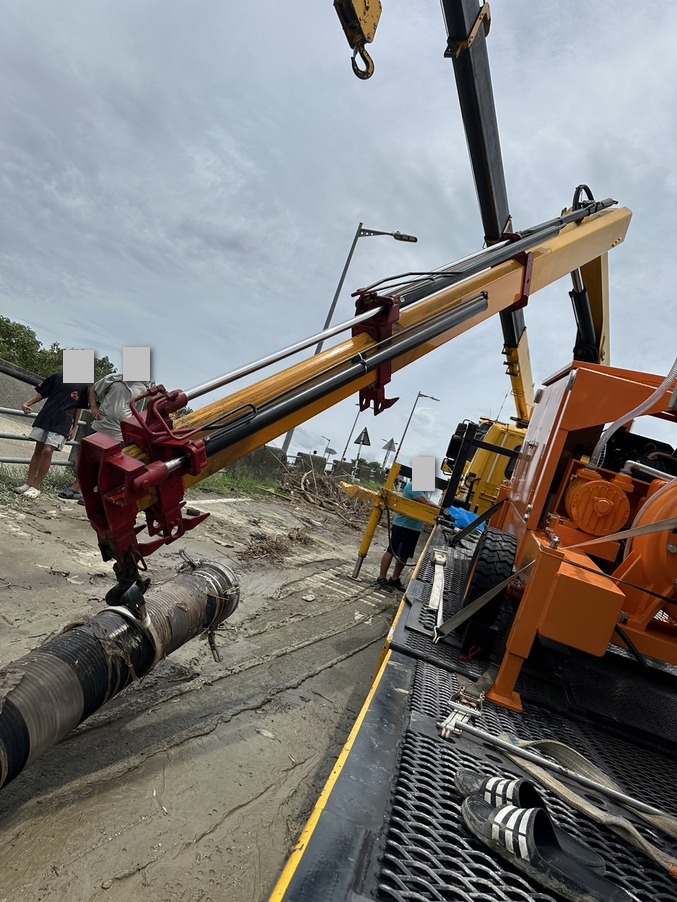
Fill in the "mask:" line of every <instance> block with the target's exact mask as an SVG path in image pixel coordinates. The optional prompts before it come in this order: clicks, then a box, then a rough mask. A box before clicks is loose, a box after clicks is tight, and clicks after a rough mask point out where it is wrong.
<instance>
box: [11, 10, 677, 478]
mask: <svg viewBox="0 0 677 902" xmlns="http://www.w3.org/2000/svg"><path fill="white" fill-rule="evenodd" d="M383 7H384V11H383V16H382V21H381V24H380V26H379V31H378V34H377V37H376V41H375V42H374V44H373V45H372V47H371V48H370V52H371V54H372V56H373V58H374V61H375V64H376V73H375V75H374V77H373V78H372V79H370V80H369V81H368V82H362V81H359V80H358V79H356V78H355V77H354V76H353V74H352V71H351V68H350V51H349V49H348V46H347V43H346V41H345V37H344V35H343V32H342V30H341V27H340V24H339V22H338V18H337V16H336V13H335V11H334V9H333V7H332V4H331V2H330V0H326V2H325V3H324V4H318V3H316V2H314V3H311V2H305V3H302V4H299V5H297V7H296V10H295V14H294V15H293V16H289V13H288V10H287V9H285V8H283V7H282V5H280V4H279V3H276V2H273V0H261V2H259V3H257V4H255V5H254V4H252V5H249V6H247V5H241V6H240V7H238V8H237V10H236V11H233V10H232V9H228V8H227V7H226V6H225V5H224V4H222V3H219V2H216V0H205V2H203V3H201V4H199V5H193V4H190V5H189V4H185V3H180V2H178V0H146V2H145V3H143V4H135V3H132V2H131V0H117V2H112V0H100V2H98V3H96V4H92V3H87V2H84V0H72V2H70V3H68V4H65V5H59V6H58V7H57V6H56V5H54V4H53V3H49V2H47V0H22V2H21V3H19V2H14V3H8V4H5V6H4V9H3V12H4V14H5V15H4V23H3V26H4V27H3V30H2V33H1V34H0V71H1V72H2V76H3V84H4V85H5V90H4V92H3V94H2V96H0V142H1V144H2V161H3V162H2V185H3V188H2V199H3V212H2V216H1V218H0V224H1V226H0V227H1V228H2V252H1V253H2V266H1V267H0V314H2V315H4V316H8V317H10V318H11V319H14V320H18V321H20V322H22V323H25V324H26V325H28V326H30V328H32V329H34V330H35V332H36V333H37V335H38V338H39V339H40V340H41V341H42V343H43V344H45V345H49V344H50V343H51V342H53V341H57V342H59V343H60V344H61V345H63V346H67V347H87V348H89V347H93V348H94V349H95V350H96V351H97V352H98V353H99V354H101V355H107V356H109V357H110V358H111V360H112V361H113V362H114V363H115V364H116V365H117V366H118V368H119V367H120V366H121V349H122V347H123V346H128V345H134V346H140V345H149V346H150V347H151V348H152V354H153V377H154V378H155V379H157V380H158V381H160V382H163V383H164V384H165V385H166V386H167V387H168V388H179V387H180V388H184V389H188V388H190V387H192V386H194V385H196V384H199V383H202V382H204V381H207V380H210V379H213V378H214V377H216V376H218V375H219V374H221V373H224V372H227V371H230V370H232V369H235V368H237V367H240V366H242V365H244V364H246V363H248V362H249V361H251V360H254V359H257V358H259V357H262V356H264V355H266V354H269V353H271V352H273V351H274V350H277V349H278V348H280V347H283V346H286V345H290V344H293V343H295V342H298V341H299V340H301V339H302V338H304V337H306V336H308V335H311V334H313V333H315V332H317V331H319V330H320V328H321V326H322V323H323V322H324V319H325V316H326V314H327V310H328V307H329V303H330V301H331V298H332V296H333V294H334V290H335V288H336V285H337V282H338V278H339V275H340V273H341V270H342V268H343V265H344V262H345V260H346V255H347V253H348V250H349V247H350V244H351V241H352V238H353V235H354V233H355V229H356V227H357V224H358V222H364V224H365V226H366V227H368V228H372V229H378V230H383V231H394V230H399V231H402V232H407V233H411V234H414V235H417V236H418V239H419V240H418V243H416V244H404V243H400V242H395V241H392V239H390V238H388V237H371V238H364V239H360V241H359V242H358V244H357V247H356V250H355V254H354V257H353V261H352V263H351V266H350V270H349V273H348V277H347V279H346V283H345V286H344V290H343V292H342V295H341V298H340V302H339V305H338V308H337V311H336V315H335V321H336V322H338V321H340V320H343V319H347V318H349V317H350V315H351V312H352V309H353V308H352V301H351V298H350V293H351V292H352V291H354V290H355V289H356V288H358V287H360V286H363V285H365V284H369V283H371V282H374V281H376V280H378V279H380V278H382V277H384V276H387V275H390V274H393V273H399V272H406V271H409V270H430V269H436V268H438V267H440V266H443V265H446V264H448V263H449V262H451V261H453V260H454V259H458V258H461V257H464V256H466V255H467V254H469V253H472V252H474V251H476V250H478V249H480V247H481V245H482V240H483V230H482V226H481V222H480V217H479V211H478V205H477V200H476V195H475V189H474V185H473V182H472V176H471V171H470V166H469V162H468V155H467V149H466V144H465V137H464V134H463V129H462V123H461V118H460V113H459V108H458V99H457V95H456V88H455V83H454V77H453V71H452V66H451V63H450V61H449V60H445V59H444V57H443V50H444V46H445V43H446V39H445V30H444V23H443V19H442V14H441V12H440V9H439V4H437V3H433V2H429V3H421V4H418V5H417V6H416V9H415V10H414V9H412V5H411V4H408V3H406V2H404V0H383ZM492 17H493V21H492V27H491V32H490V35H489V38H488V47H489V58H490V64H491V69H492V77H493V84H494V93H495V99H496V107H497V115H498V120H499V127H500V132H501V141H502V147H503V155H504V165H505V172H506V180H507V185H508V195H509V199H510V207H511V212H512V216H513V222H514V226H515V228H516V229H520V228H527V227H530V226H532V225H534V224H536V223H538V222H541V221H543V220H546V219H549V218H551V217H553V216H556V215H558V214H559V213H560V211H561V210H562V209H563V208H564V207H565V206H567V205H569V204H570V202H571V197H572V194H573V190H574V188H575V186H576V185H578V184H580V183H582V182H585V183H587V184H589V185H590V187H591V188H592V190H593V191H594V193H595V196H597V197H607V196H612V197H614V198H615V199H617V200H618V201H619V204H620V205H621V206H627V207H629V208H630V209H631V210H632V211H633V220H632V222H631V225H630V230H629V233H628V236H627V238H626V241H625V242H624V244H622V245H621V246H620V247H618V248H616V249H614V250H613V251H612V252H611V253H610V255H609V258H610V271H611V362H612V364H613V365H616V366H621V367H623V368H626V369H639V370H646V371H649V372H655V373H657V374H659V375H665V373H667V371H668V369H669V368H670V366H671V365H672V363H673V360H674V357H675V341H674V335H675V325H674V320H675V317H674V314H673V313H672V312H671V311H672V307H673V304H672V299H671V291H672V287H673V284H674V282H675V266H676V264H675V254H674V253H673V252H672V251H671V250H670V248H669V241H670V238H671V236H672V233H673V228H672V217H673V210H674V208H675V196H676V194H677V175H676V172H675V166H674V163H675V151H674V147H675V145H676V143H677V142H676V139H677V111H676V110H675V104H674V101H673V99H672V90H673V85H674V83H675V75H676V74H677V73H676V71H675V70H677V59H676V58H675V54H674V53H673V52H672V42H673V35H674V34H675V32H676V29H677V7H673V6H670V5H668V6H667V7H664V8H662V10H661V22H660V27H659V28H654V29H647V22H648V20H647V16H646V10H645V9H644V8H642V7H641V5H638V4H633V3H631V2H627V0H626V2H618V3H616V4H613V5H612V6H602V5H600V4H589V3H586V2H583V0H572V2H569V3H567V4H558V3H556V2H554V0H550V2H545V3H541V4H538V6H535V5H534V4H533V3H528V2H526V0H513V2H512V3H510V4H501V5H498V4H494V6H493V7H492ZM299 23H303V27H302V29H300V25H299ZM569 289H570V284H569V282H568V281H567V280H563V281H562V282H560V283H558V284H557V285H556V286H553V287H551V288H549V289H547V290H545V291H543V292H540V293H539V294H537V295H535V296H534V297H533V298H532V299H531V300H530V303H529V306H528V308H527V310H526V320H527V325H528V330H529V344H530V349H531V356H532V367H533V373H534V379H535V381H536V384H537V385H538V384H539V383H540V382H541V381H542V380H543V379H545V378H546V377H547V376H548V375H550V374H551V373H552V372H555V371H557V370H558V369H560V368H561V367H562V366H564V365H566V364H567V363H568V362H569V361H570V359H571V348H572V346H573V341H574V337H575V323H574V319H573V314H572V312H571V304H570V301H569V298H568V294H567V293H568V291H569ZM501 347H502V336H501V331H500V324H499V322H498V320H497V319H494V320H490V321H488V322H487V323H485V324H483V325H481V326H479V327H477V328H475V329H472V330H471V331H470V332H468V333H466V334H465V335H463V336H461V337H460V338H458V339H456V340H454V341H452V342H450V343H449V344H447V345H446V346H444V347H443V348H441V349H439V350H438V351H436V352H435V353H433V354H431V355H428V356H427V357H425V358H423V359H422V360H420V361H418V362H417V363H415V364H413V365H411V366H410V367H407V368H406V369H405V370H402V371H401V372H399V373H397V374H395V376H394V378H393V382H392V384H391V387H390V394H391V395H397V396H399V397H400V401H399V402H398V403H397V404H396V405H395V406H394V407H393V408H391V409H390V410H389V411H387V412H385V413H383V414H382V415H381V416H379V418H378V419H374V418H373V415H371V414H369V415H367V414H363V415H362V416H361V417H360V420H359V423H358V427H357V430H356V433H355V435H357V433H358V432H359V431H360V429H361V428H364V427H365V426H366V427H367V428H368V430H369V434H370V436H371V438H372V449H371V452H370V453H369V454H368V455H367V456H369V457H370V458H373V459H376V460H379V461H380V460H382V459H383V456H384V451H383V450H381V446H382V445H383V444H385V442H386V441H387V440H389V439H390V438H394V439H395V441H396V442H397V441H399V438H400V436H401V434H402V432H403V429H404V425H405V423H406V420H407V418H408V417H409V414H410V412H411V409H412V405H413V403H414V401H415V399H416V396H417V393H418V392H419V391H420V392H423V393H425V394H429V395H434V396H435V397H437V398H439V399H440V401H439V403H436V402H433V401H426V400H425V399H422V400H421V401H420V402H419V404H418V405H417V407H416V414H415V416H414V421H413V423H412V427H411V428H410V431H409V432H408V434H407V442H406V445H405V448H404V449H403V452H402V458H403V459H404V460H405V461H406V460H408V459H409V458H410V457H411V456H414V455H419V454H431V453H432V454H434V455H435V456H437V457H438V459H439V458H440V457H441V456H442V454H443V453H444V450H445V449H446V446H447V442H448V439H449V436H450V434H451V432H452V431H453V429H454V427H455V425H456V423H457V422H459V421H460V420H463V419H475V418H477V417H479V416H494V417H495V416H497V415H498V414H499V412H500V414H501V416H502V417H503V418H506V417H509V416H512V415H514V409H513V404H512V400H511V398H510V396H509V389H510V386H509V382H508V379H507V377H506V376H505V374H504V366H503V358H502V355H501ZM250 381H251V380H250ZM220 394H225V391H224V392H222V393H217V394H216V395H210V396H208V397H207V398H206V399H205V401H207V402H208V401H211V400H215V399H216V397H218V396H220ZM355 400H356V399H348V400H346V401H344V402H342V403H341V404H340V405H337V407H336V408H334V409H332V410H329V411H326V412H325V413H323V414H321V415H320V416H318V417H316V418H315V419H314V420H312V421H310V422H307V423H305V424H304V425H303V426H302V427H300V428H299V429H297V431H296V433H295V444H294V445H293V446H292V450H305V451H312V450H317V451H318V453H322V451H323V449H324V447H325V445H326V442H325V441H324V439H323V438H322V436H324V437H327V438H329V439H330V444H331V447H333V448H335V449H336V450H337V452H338V456H340V453H341V451H342V450H343V447H344V444H345V442H346V440H347V438H348V433H349V430H350V427H351V425H352V423H353V421H354V418H355V411H356V408H355ZM276 443H277V444H280V443H281V439H280V440H277V442H276ZM355 450H356V448H353V454H354V451H355ZM349 456H352V455H351V454H350V453H349Z"/></svg>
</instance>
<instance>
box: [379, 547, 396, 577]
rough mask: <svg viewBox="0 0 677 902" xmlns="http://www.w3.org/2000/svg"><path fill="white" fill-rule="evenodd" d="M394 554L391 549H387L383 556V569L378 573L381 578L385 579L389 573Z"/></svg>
mask: <svg viewBox="0 0 677 902" xmlns="http://www.w3.org/2000/svg"><path fill="white" fill-rule="evenodd" d="M392 560H393V556H392V554H391V553H390V551H386V552H385V554H384V555H383V557H382V558H381V569H380V571H379V574H378V578H379V579H385V578H386V576H387V575H388V569H389V567H390V565H391V563H392Z"/></svg>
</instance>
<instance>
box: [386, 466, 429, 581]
mask: <svg viewBox="0 0 677 902" xmlns="http://www.w3.org/2000/svg"><path fill="white" fill-rule="evenodd" d="M402 497H403V498H408V499H409V500H410V501H420V502H421V504H427V505H428V506H429V507H434V508H435V509H436V510H437V505H436V504H434V503H433V502H432V501H430V499H429V498H428V494H427V492H415V491H414V490H413V488H412V486H411V483H410V482H408V483H407V484H406V486H405V487H404V491H403V492H402ZM422 529H423V523H421V521H420V520H414V518H413V517H405V515H404V514H397V516H396V517H395V519H394V520H393V523H392V528H391V530H390V543H389V544H388V548H387V550H386V552H385V554H384V555H383V557H382V558H381V570H380V573H379V577H378V579H377V580H376V582H377V583H378V586H379V588H381V589H384V590H385V591H386V592H392V591H393V590H394V589H397V590H399V591H400V592H404V585H403V584H402V581H401V580H400V574H401V573H402V571H403V570H404V567H405V564H406V563H407V561H408V560H409V558H410V557H411V556H412V555H413V554H414V551H415V550H416V544H417V542H418V537H419V536H420V534H421V531H422ZM393 558H394V559H395V566H394V567H393V576H392V579H388V570H389V569H390V565H391V563H392V561H393Z"/></svg>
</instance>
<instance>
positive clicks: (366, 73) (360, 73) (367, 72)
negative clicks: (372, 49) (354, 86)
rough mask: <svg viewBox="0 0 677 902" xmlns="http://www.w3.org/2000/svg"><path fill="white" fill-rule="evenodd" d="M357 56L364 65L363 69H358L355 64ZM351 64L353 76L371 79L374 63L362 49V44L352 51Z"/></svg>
mask: <svg viewBox="0 0 677 902" xmlns="http://www.w3.org/2000/svg"><path fill="white" fill-rule="evenodd" d="M358 56H359V57H360V59H361V60H362V62H363V63H364V69H360V67H359V65H358V63H357V57H358ZM352 64H353V72H354V73H355V75H357V77H358V78H371V77H372V75H373V74H374V61H373V59H372V58H371V57H370V56H369V54H368V53H367V51H366V50H365V49H364V44H362V46H361V47H356V48H355V49H354V50H353V59H352Z"/></svg>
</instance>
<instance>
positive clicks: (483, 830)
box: [454, 768, 635, 902]
mask: <svg viewBox="0 0 677 902" xmlns="http://www.w3.org/2000/svg"><path fill="white" fill-rule="evenodd" d="M454 779H455V784H456V788H457V789H458V791H459V793H460V794H461V795H462V796H463V797H464V801H463V806H462V809H461V811H462V814H463V819H464V821H465V823H466V826H467V827H468V829H469V830H470V832H471V833H473V834H474V835H475V836H476V837H477V839H479V840H480V841H481V842H482V843H484V845H486V846H488V847H489V848H490V849H491V850H492V851H494V852H496V853H497V854H498V855H500V856H501V857H502V858H504V859H506V860H507V861H509V862H510V863H511V864H512V865H513V866H514V867H516V868H517V869H518V870H520V871H522V872H523V873H524V874H525V875H526V876H527V877H529V878H530V879H531V880H532V881H533V882H534V883H536V884H538V885H540V886H542V887H543V888H544V889H548V890H550V891H551V892H553V893H554V894H556V895H558V896H559V897H560V898H562V899H570V900H573V902H631V900H634V899H635V896H633V895H631V894H630V893H628V892H627V891H626V890H624V889H623V888H622V887H619V886H617V885H616V884H615V883H612V882H611V881H610V880H609V879H607V877H605V873H606V864H605V862H604V859H603V858H602V856H601V855H599V854H598V853H597V852H595V850H594V849H591V848H590V846H588V845H587V844H586V843H585V842H583V841H582V840H580V839H578V838H576V837H574V836H571V835H570V834H569V833H567V832H566V830H563V829H562V828H561V827H559V826H557V824H555V822H554V820H553V819H552V817H551V815H550V812H549V811H548V809H547V806H546V803H545V800H544V799H543V796H542V795H541V793H540V792H539V790H538V789H537V788H536V786H535V784H534V783H532V782H531V781H530V780H525V779H516V778H514V777H513V778H503V777H484V776H483V775H482V774H479V773H476V772H475V771H471V770H467V769H465V768H460V769H459V770H457V771H456V775H455V778H454Z"/></svg>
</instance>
